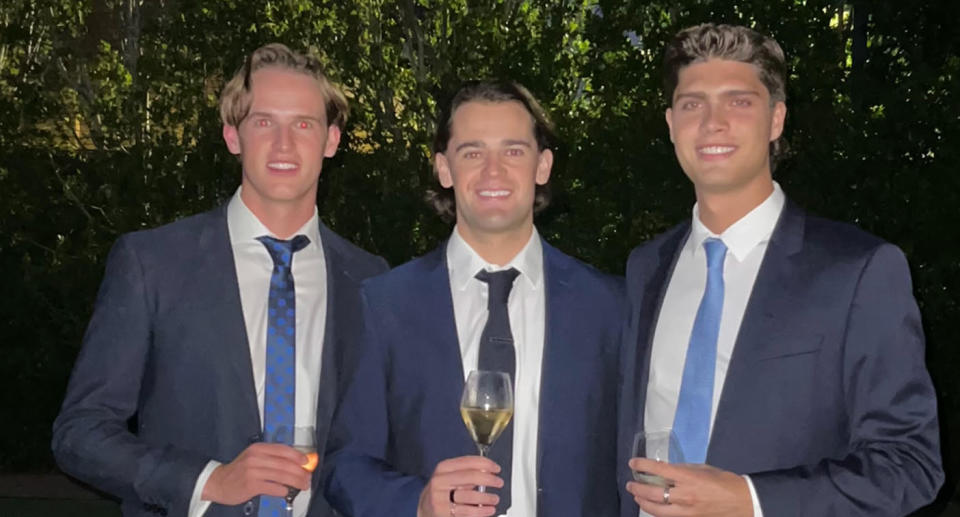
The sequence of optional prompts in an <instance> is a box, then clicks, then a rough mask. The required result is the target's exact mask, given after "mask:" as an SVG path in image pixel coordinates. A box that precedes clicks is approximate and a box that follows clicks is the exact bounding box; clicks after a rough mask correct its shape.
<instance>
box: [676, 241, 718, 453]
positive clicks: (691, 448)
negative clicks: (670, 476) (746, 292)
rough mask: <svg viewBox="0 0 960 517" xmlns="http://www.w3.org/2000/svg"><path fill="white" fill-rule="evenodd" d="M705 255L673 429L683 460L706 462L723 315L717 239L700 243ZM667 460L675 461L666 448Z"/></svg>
mask: <svg viewBox="0 0 960 517" xmlns="http://www.w3.org/2000/svg"><path fill="white" fill-rule="evenodd" d="M703 247H704V249H705V250H706V252H707V286H706V289H704V291H703V299H701V300H700V308H699V309H697V317H696V319H695V320H694V322H693V332H691V333H690V346H689V347H688V348H687V359H686V362H685V364H684V366H683V381H682V384H681V386H680V397H679V398H678V400H677V413H676V416H674V419H673V430H674V433H676V435H677V439H678V440H679V442H680V450H681V451H683V455H684V458H683V459H684V461H685V462H687V463H706V461H707V446H708V445H709V443H710V413H711V411H712V409H713V379H714V373H715V371H716V368H717V336H718V335H719V334H720V316H721V315H722V314H723V259H724V258H725V257H726V255H727V247H726V246H724V244H723V241H721V240H720V239H713V238H710V239H707V240H705V241H704V242H703ZM670 453H671V454H670V455H671V458H670V461H671V462H675V461H677V460H678V458H676V457H675V456H673V449H670Z"/></svg>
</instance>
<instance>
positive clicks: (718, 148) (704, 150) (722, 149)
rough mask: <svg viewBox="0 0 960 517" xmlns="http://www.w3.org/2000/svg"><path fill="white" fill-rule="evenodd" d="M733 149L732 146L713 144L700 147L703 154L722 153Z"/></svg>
mask: <svg viewBox="0 0 960 517" xmlns="http://www.w3.org/2000/svg"><path fill="white" fill-rule="evenodd" d="M733 149H734V148H733V147H727V146H722V145H714V146H710V147H701V148H700V152H701V153H703V154H724V153H729V152H731V151H733Z"/></svg>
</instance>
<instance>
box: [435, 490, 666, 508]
mask: <svg viewBox="0 0 960 517" xmlns="http://www.w3.org/2000/svg"><path fill="white" fill-rule="evenodd" d="M663 504H670V487H669V486H665V487H663ZM451 515H452V514H451Z"/></svg>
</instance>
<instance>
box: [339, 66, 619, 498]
mask: <svg viewBox="0 0 960 517" xmlns="http://www.w3.org/2000/svg"><path fill="white" fill-rule="evenodd" d="M438 122H439V130H438V133H437V136H436V139H435V142H434V151H435V172H436V174H437V178H438V179H439V181H440V184H441V186H442V187H443V188H444V190H442V191H440V192H439V193H435V194H434V196H433V201H434V204H435V205H436V207H437V208H438V210H439V211H440V212H441V214H443V213H452V214H455V218H456V227H455V228H454V230H453V232H452V233H451V235H450V238H449V240H447V241H446V242H445V243H444V244H442V245H441V246H440V247H438V248H437V249H435V250H433V251H432V252H430V253H428V254H427V255H425V256H423V257H420V258H417V259H415V260H413V261H411V262H409V263H407V264H404V265H402V266H400V267H398V268H396V269H394V270H393V271H391V272H390V273H388V274H386V275H383V276H379V277H377V278H374V279H371V280H369V281H367V282H366V283H365V284H364V288H363V296H364V302H365V308H364V311H365V313H366V315H367V316H366V318H365V322H366V331H365V333H364V339H363V342H362V346H360V347H358V348H357V352H358V363H357V365H356V373H354V374H353V375H352V376H351V377H352V381H351V383H350V384H349V386H348V387H347V389H346V391H345V395H344V399H343V400H342V402H341V404H340V405H339V406H338V409H337V413H336V416H335V417H334V424H333V429H332V431H331V435H330V441H329V446H328V464H327V472H326V473H325V475H324V486H325V490H326V494H327V498H328V500H329V501H330V503H331V505H332V506H333V507H334V508H335V509H337V510H338V511H340V512H341V513H343V514H344V515H346V516H350V517H375V516H401V517H415V516H416V517H434V516H450V515H453V516H458V517H462V516H489V515H508V516H511V517H533V516H535V515H541V516H557V515H564V516H591V517H594V516H601V517H602V516H611V515H616V514H617V511H618V510H617V508H618V504H619V503H618V489H617V483H616V476H615V469H616V463H615V449H616V446H615V442H616V387H615V385H616V379H617V369H616V368H617V367H616V360H617V356H618V351H619V344H618V343H619V337H618V336H619V328H620V321H621V316H622V312H621V310H622V284H621V281H620V280H619V279H616V278H613V277H610V276H607V275H604V274H601V273H599V272H597V271H596V270H594V269H593V268H591V267H589V266H587V265H584V264H582V263H580V262H578V261H576V260H574V259H573V258H571V257H569V256H567V255H564V254H563V253H561V252H560V251H558V250H556V249H555V248H553V247H551V246H550V245H549V244H547V243H546V242H544V241H543V240H542V239H541V237H540V235H539V234H538V232H537V230H536V228H535V227H534V224H533V215H534V211H535V209H536V208H540V207H542V206H543V204H544V203H545V201H546V198H545V194H546V192H545V190H544V189H545V188H546V184H547V181H548V179H549V177H550V171H551V166H552V163H553V152H552V151H551V149H550V146H551V132H552V130H551V126H550V124H549V122H548V120H547V118H546V116H545V114H544V113H543V110H542V109H541V108H540V106H539V105H538V103H537V102H536V100H535V99H534V98H533V97H532V96H531V95H530V93H529V92H527V91H526V89H524V88H523V87H522V86H519V85H517V84H515V83H511V82H488V81H481V82H471V83H467V84H466V85H464V86H462V87H461V88H460V89H459V91H458V92H457V93H456V95H455V96H454V97H453V99H452V102H450V104H449V106H448V107H447V109H446V110H445V112H444V114H443V115H442V116H441V118H440V119H439V121H438ZM496 279H503V280H496ZM507 323H508V325H505V324H507ZM495 327H497V328H500V329H501V330H503V327H506V334H505V335H499V336H500V338H498V339H496V343H495V342H494V341H495V340H494V339H488V337H489V336H490V335H492V334H493V333H494V330H493V329H494V328H495ZM503 343H506V347H500V348H496V350H494V349H493V348H491V346H492V345H502V344H503ZM504 351H505V352H506V354H507V355H508V356H509V357H510V358H511V359H510V361H514V364H513V365H511V366H508V367H505V368H494V367H491V366H485V364H489V363H487V361H490V360H491V359H490V358H491V356H493V355H496V354H497V353H499V352H504ZM476 369H485V370H490V369H495V370H500V371H504V372H505V373H508V374H509V375H511V376H512V377H513V379H514V381H515V384H514V391H515V412H514V418H513V421H512V422H511V424H510V427H508V428H507V430H506V431H504V433H503V435H501V437H500V439H499V440H498V441H497V442H496V443H494V444H493V447H492V448H491V458H494V459H496V460H497V462H495V461H492V460H491V459H489V458H483V457H479V456H477V455H476V450H477V449H476V447H475V445H474V444H473V442H472V440H471V438H470V435H469V434H468V432H467V429H466V428H465V426H464V422H463V420H462V418H461V416H460V413H459V406H460V395H461V392H462V390H463V387H464V378H465V375H466V374H468V373H469V372H470V371H471V370H476ZM507 451H511V452H510V453H509V454H508V453H507ZM478 486H483V487H492V489H491V490H490V491H487V492H486V493H483V492H481V491H479V490H477V487H478Z"/></svg>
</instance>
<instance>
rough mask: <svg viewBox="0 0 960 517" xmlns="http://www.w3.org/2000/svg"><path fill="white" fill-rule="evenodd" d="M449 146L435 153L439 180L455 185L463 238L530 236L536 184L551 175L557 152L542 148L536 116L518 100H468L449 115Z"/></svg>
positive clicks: (541, 183)
mask: <svg viewBox="0 0 960 517" xmlns="http://www.w3.org/2000/svg"><path fill="white" fill-rule="evenodd" d="M450 128H451V131H450V140H449V142H448V145H447V148H446V151H444V152H443V153H438V154H437V155H436V161H435V167H436V172H437V178H438V179H439V180H440V185H441V186H443V187H444V188H451V187H452V188H453V190H454V196H455V198H456V210H457V228H458V230H459V231H460V234H461V235H462V236H463V237H464V239H465V240H466V241H467V242H468V243H471V244H472V242H471V241H474V240H476V239H484V238H487V237H493V236H511V235H515V236H517V237H518V238H525V237H528V236H529V235H530V232H531V231H532V228H533V202H534V191H535V189H536V185H545V184H546V183H547V180H549V179H550V168H551V166H552V165H553V154H552V152H551V151H550V150H549V149H546V150H543V151H540V150H539V148H538V147H537V139H536V135H535V134H534V120H533V117H532V116H531V115H530V113H529V112H528V111H527V110H526V108H525V107H524V106H523V104H521V103H520V102H517V101H506V102H486V101H469V102H465V103H464V104H461V105H460V106H459V107H458V108H457V109H456V111H454V113H453V116H452V117H451V119H450Z"/></svg>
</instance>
